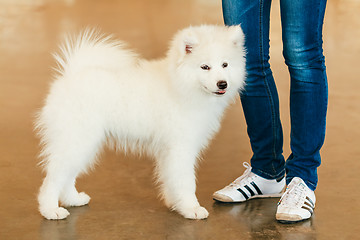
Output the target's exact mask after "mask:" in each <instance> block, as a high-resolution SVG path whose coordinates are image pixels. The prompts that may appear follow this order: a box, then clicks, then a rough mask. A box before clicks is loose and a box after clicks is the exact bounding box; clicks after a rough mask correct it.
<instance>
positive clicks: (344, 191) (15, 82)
mask: <svg viewBox="0 0 360 240" xmlns="http://www.w3.org/2000/svg"><path fill="white" fill-rule="evenodd" d="M359 10H360V2H359V1H357V0H341V1H340V0H332V1H329V2H328V8H327V13H326V23H325V31H324V42H325V55H326V61H327V68H328V78H329V112H328V123H327V126H328V128H327V137H326V142H325V146H324V148H323V150H322V156H323V165H322V166H321V168H320V169H319V177H320V182H319V187H318V189H317V191H316V195H317V208H316V211H315V216H314V217H313V218H312V219H311V220H310V221H306V222H302V223H299V224H294V225H282V224H279V223H277V222H276V221H275V219H274V214H275V211H276V203H277V199H263V200H251V201H249V202H247V203H244V204H220V203H216V202H214V201H213V200H212V199H211V194H212V192H213V191H215V190H217V189H219V188H221V187H223V186H224V185H225V184H228V183H229V182H230V181H232V180H233V179H235V178H236V177H237V176H238V175H240V174H241V173H242V172H243V170H244V169H242V164H241V163H242V162H243V161H248V160H249V159H250V157H251V152H250V146H249V141H248V138H247V136H246V126H245V123H244V118H243V115H242V110H241V106H240V104H239V103H238V102H237V103H236V104H234V105H233V106H232V107H231V108H230V109H229V111H228V112H227V115H226V118H225V120H224V122H223V128H222V130H221V132H220V133H219V134H218V135H217V137H216V139H215V140H214V141H213V143H212V144H211V146H210V148H209V150H208V151H207V152H206V154H205V155H204V159H205V160H204V161H203V162H202V164H201V166H200V168H199V171H198V191H197V195H198V198H199V201H200V202H201V203H202V205H203V206H205V207H206V208H207V209H208V210H209V212H210V217H209V218H208V219H207V220H204V221H190V220H185V219H183V218H182V217H181V216H179V215H178V214H176V213H173V212H170V211H169V210H168V209H167V208H166V207H165V206H164V205H163V204H162V203H161V202H160V201H159V200H158V196H157V191H156V186H155V184H154V183H153V177H152V163H151V161H150V160H149V159H147V158H145V157H143V158H138V157H136V156H124V155H122V154H115V153H114V152H112V151H110V150H106V151H105V153H104V154H103V156H102V161H101V163H100V165H99V166H98V167H97V169H96V171H94V172H93V173H91V174H90V175H88V176H83V177H82V178H80V179H79V181H78V184H77V185H78V188H79V190H81V191H86V192H87V193H88V194H89V195H90V196H91V197H92V200H91V202H90V205H89V206H85V207H81V208H71V209H70V212H71V216H70V217H69V218H68V219H67V220H64V221H47V220H44V219H43V218H42V217H41V216H40V214H39V213H38V211H37V202H36V194H37V191H38V188H39V186H40V183H41V179H42V176H43V175H42V173H41V170H40V168H39V167H37V165H36V164H37V161H38V160H37V158H36V155H37V153H38V151H39V147H38V140H37V139H36V138H35V137H34V133H33V131H32V121H33V119H34V114H35V112H36V110H37V109H38V108H40V107H41V106H42V102H43V98H44V96H45V95H46V92H47V89H48V86H49V81H50V79H51V75H52V74H53V73H52V70H51V66H53V64H54V61H53V59H52V58H51V54H50V53H51V52H53V51H54V50H55V49H56V48H57V44H58V43H59V40H60V39H61V37H62V35H63V34H64V33H66V32H69V31H76V30H78V29H81V28H82V27H84V26H98V27H99V28H101V29H102V30H103V31H105V32H108V33H114V34H115V36H117V37H119V38H121V39H122V40H125V41H127V42H129V44H130V46H131V47H133V48H135V49H138V52H140V53H141V54H142V55H144V56H145V57H147V58H155V57H160V56H162V55H163V54H164V52H165V50H166V48H167V42H168V41H169V40H170V38H171V36H172V35H173V34H174V32H175V31H177V30H178V29H180V28H183V27H186V26H188V25H190V24H191V25H198V24H201V23H211V24H213V23H215V24H222V15H221V3H220V1H215V0H206V1H205V0H193V1H192V0H186V1H163V0H154V1H141V0H122V1H110V0H106V1H85V0H17V1H12V0H2V1H0V116H1V118H0V152H1V157H0V216H1V217H0V239H52V240H53V239H54V240H57V239H232V238H234V239H235V238H236V239H357V238H358V234H359V230H358V226H357V225H358V223H359V222H360V218H359V216H360V201H359V197H360V190H359V187H358V184H359V179H360V178H359V174H358V172H359V170H358V169H359V168H360V161H358V159H357V158H358V156H359V155H360V149H359V147H358V146H359V139H360V129H359V128H358V127H356V126H357V125H358V123H359V121H360V107H359V104H358V103H359V102H360V95H359V94H358V89H360V81H359V79H358V78H359V73H360V68H359V67H358V66H357V65H358V56H359V54H360V44H359V39H360V17H359V16H358V12H359ZM271 24H272V25H271V29H272V32H271V64H272V68H273V71H274V75H275V78H276V82H277V85H278V90H279V93H280V102H281V115H282V121H283V125H284V133H285V134H284V136H285V139H284V154H285V156H287V155H289V138H288V136H289V132H290V128H289V110H288V105H289V104H288V97H289V95H288V89H289V76H288V73H287V69H286V67H285V65H284V63H283V59H282V56H281V49H282V46H281V33H280V32H281V31H280V20H279V4H278V2H277V1H274V3H273V9H272V23H271Z"/></svg>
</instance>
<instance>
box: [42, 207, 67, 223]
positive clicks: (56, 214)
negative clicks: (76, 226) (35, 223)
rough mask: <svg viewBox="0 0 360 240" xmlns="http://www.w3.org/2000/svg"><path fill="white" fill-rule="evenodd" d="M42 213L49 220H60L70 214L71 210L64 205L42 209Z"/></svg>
mask: <svg viewBox="0 0 360 240" xmlns="http://www.w3.org/2000/svg"><path fill="white" fill-rule="evenodd" d="M40 213H41V215H43V216H44V217H45V218H46V219H49V220H60V219H64V218H66V217H67V216H69V215H70V213H69V211H68V210H66V209H65V208H62V207H57V208H51V209H40Z"/></svg>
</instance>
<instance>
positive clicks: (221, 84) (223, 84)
mask: <svg viewBox="0 0 360 240" xmlns="http://www.w3.org/2000/svg"><path fill="white" fill-rule="evenodd" d="M216 85H217V86H218V88H219V89H225V88H227V82H226V81H224V80H221V81H218V82H217V84H216Z"/></svg>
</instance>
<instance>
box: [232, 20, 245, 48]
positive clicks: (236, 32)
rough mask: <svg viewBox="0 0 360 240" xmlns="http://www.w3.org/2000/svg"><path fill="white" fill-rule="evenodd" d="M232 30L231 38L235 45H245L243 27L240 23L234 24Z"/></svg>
mask: <svg viewBox="0 0 360 240" xmlns="http://www.w3.org/2000/svg"><path fill="white" fill-rule="evenodd" d="M229 31H230V39H231V41H232V43H233V44H234V46H235V47H243V46H244V40H245V37H244V33H243V31H242V29H241V26H240V25H234V26H230V27H229Z"/></svg>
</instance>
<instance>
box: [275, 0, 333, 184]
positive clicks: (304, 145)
mask: <svg viewBox="0 0 360 240" xmlns="http://www.w3.org/2000/svg"><path fill="white" fill-rule="evenodd" d="M325 7H326V0H281V1H280V8H281V21H282V31H283V45H284V50H283V55H284V58H285V63H286V64H287V66H288V68H289V72H290V78H291V87H290V117H291V151H292V153H291V155H290V157H289V159H288V160H287V161H286V180H287V183H289V182H290V181H291V179H292V178H293V177H300V178H302V179H303V180H304V181H305V182H306V184H307V185H308V186H309V188H311V189H312V190H315V188H316V186H317V182H318V177H317V167H318V166H320V163H321V158H320V148H321V147H322V145H323V142H324V138H325V121H326V111H327V99H328V93H327V77H326V70H325V60H324V55H323V49H322V26H323V20H324V12H325Z"/></svg>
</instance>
